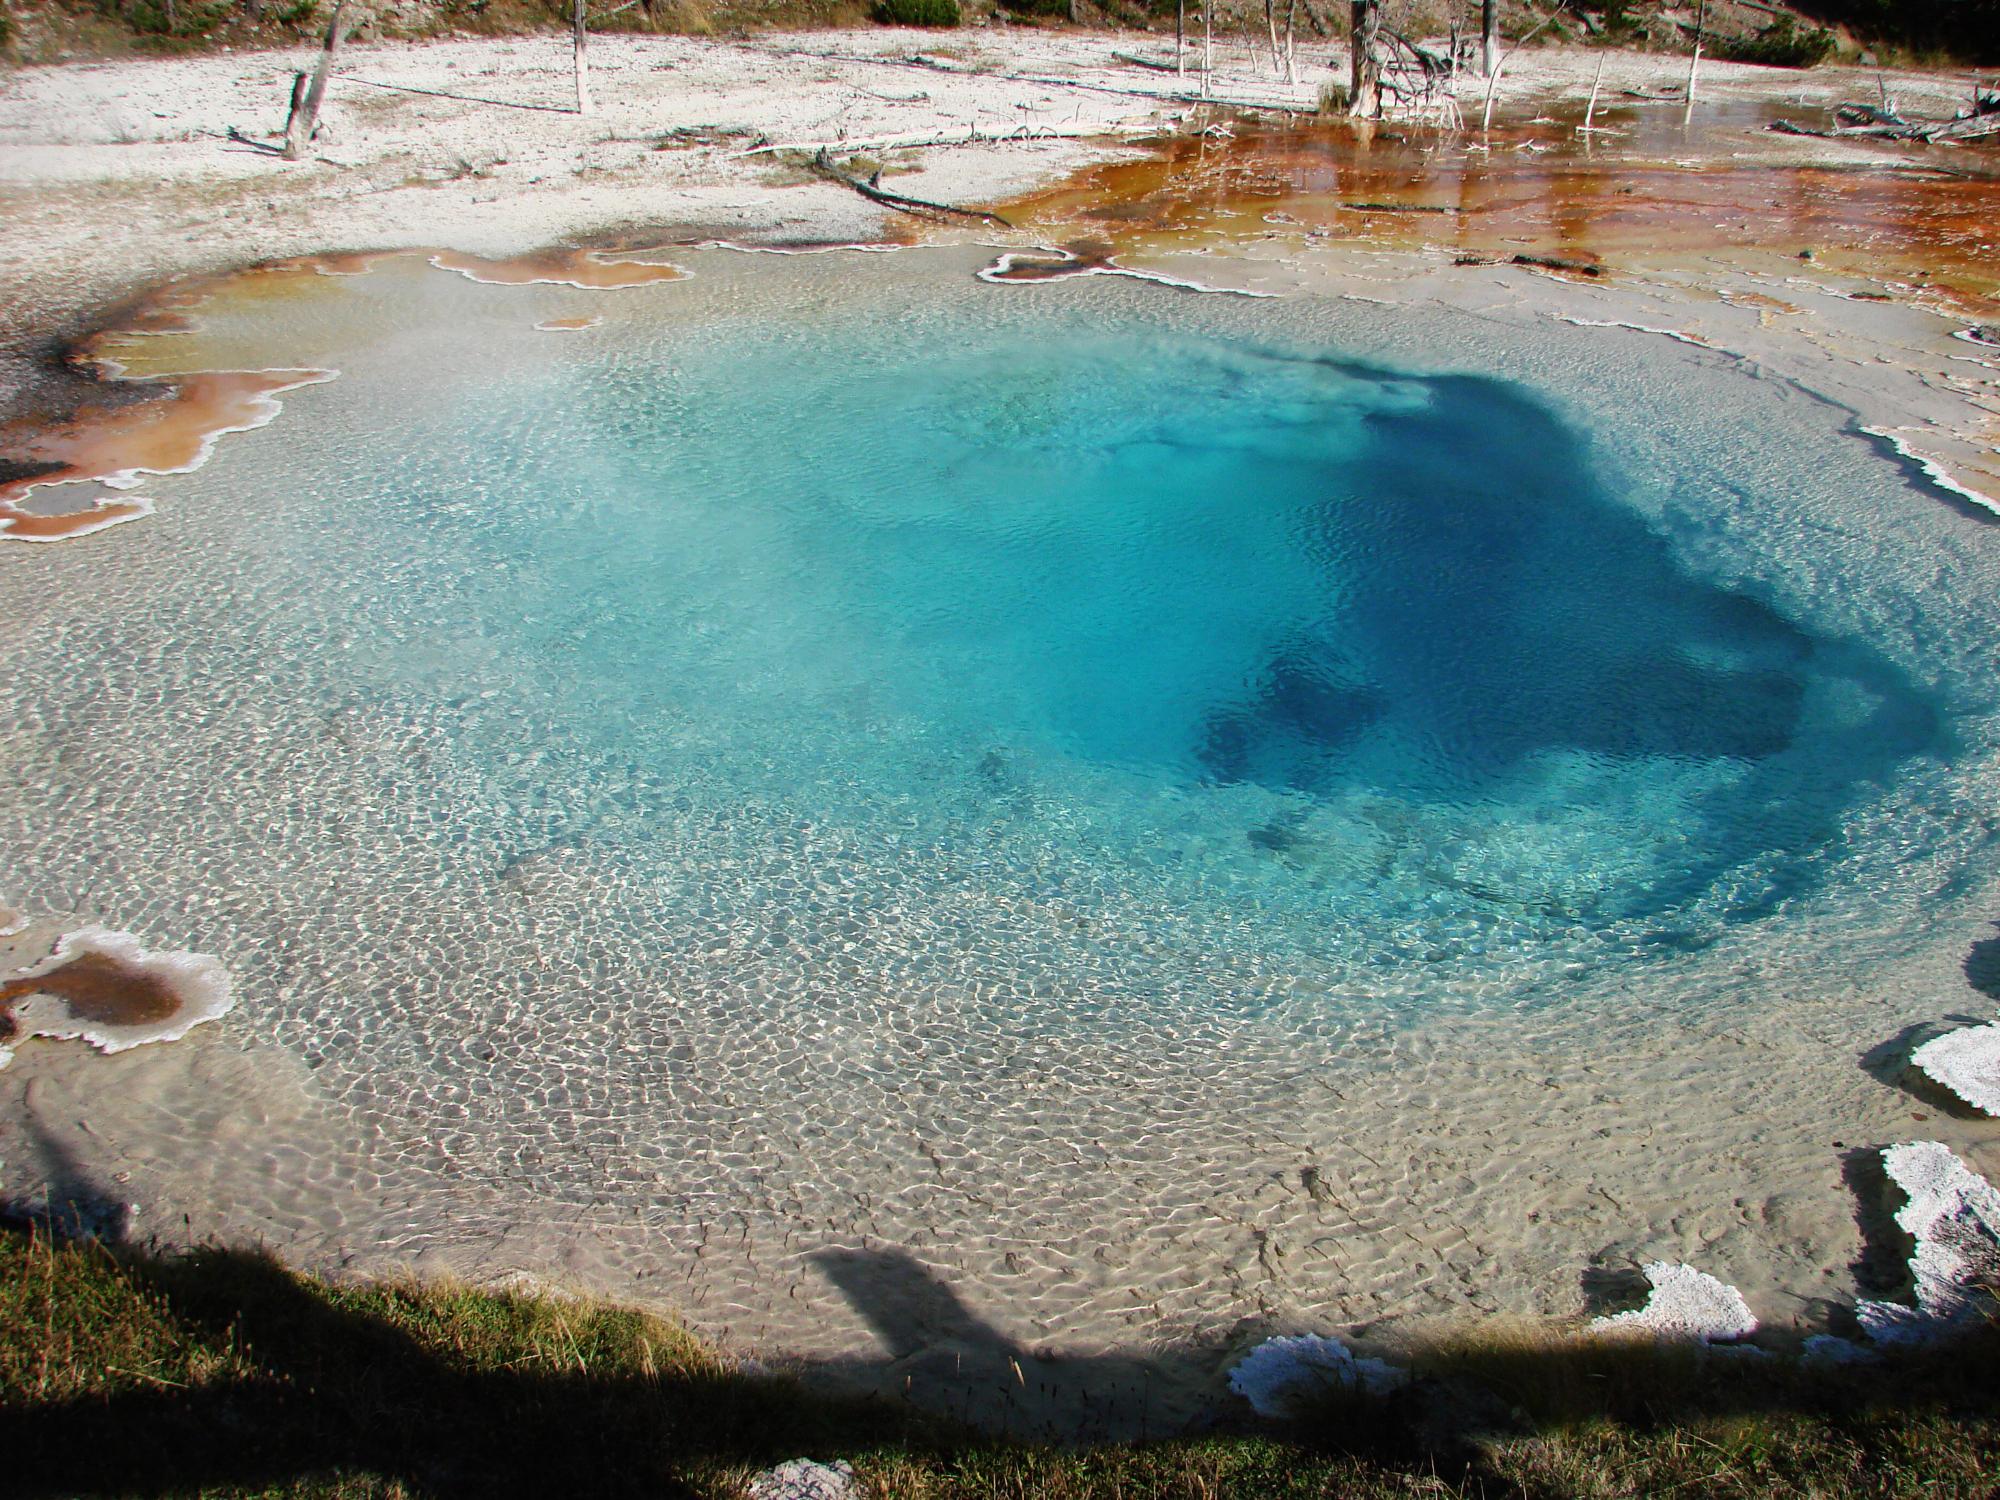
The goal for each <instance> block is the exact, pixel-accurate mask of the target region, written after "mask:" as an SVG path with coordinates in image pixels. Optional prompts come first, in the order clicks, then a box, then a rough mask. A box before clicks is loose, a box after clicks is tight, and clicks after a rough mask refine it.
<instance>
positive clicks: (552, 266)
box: [431, 250, 687, 292]
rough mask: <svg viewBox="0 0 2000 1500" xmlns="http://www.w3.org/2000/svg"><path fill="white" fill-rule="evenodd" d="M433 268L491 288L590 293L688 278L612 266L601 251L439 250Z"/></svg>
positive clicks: (663, 267)
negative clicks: (497, 254) (504, 253)
mask: <svg viewBox="0 0 2000 1500" xmlns="http://www.w3.org/2000/svg"><path fill="white" fill-rule="evenodd" d="M431 264H432V265H434V266H436V267H437V268H438V269H439V270H442V271H456V272H457V273H458V274H459V275H461V276H463V277H465V278H466V279H467V280H470V281H478V282H484V283H487V284H489V285H492V286H534V285H537V284H547V285H551V286H573V287H576V288H578V289H579V290H582V291H587V292H609V291H618V290H621V289H623V288H625V287H633V286H654V285H657V284H658V283H660V282H663V281H680V280H683V279H685V277H686V276H687V272H685V271H683V270H682V269H681V268H680V267H679V266H673V265H667V264H665V263H664V262H660V261H645V260H613V259H610V258H608V257H607V256H606V255H605V253H604V252H603V251H600V250H541V251H536V252H535V253H533V254H531V255H517V256H512V257H508V258H504V259H497V260H496V259H489V258H488V257H486V256H483V255H468V254H466V253H464V252H463V251H459V250H440V251H438V252H437V253H436V254H435V255H433V256H431Z"/></svg>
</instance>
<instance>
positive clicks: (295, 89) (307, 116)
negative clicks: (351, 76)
mask: <svg viewBox="0 0 2000 1500" xmlns="http://www.w3.org/2000/svg"><path fill="white" fill-rule="evenodd" d="M346 18H347V0H334V7H333V17H332V19H331V20H329V21H328V22H327V23H326V41H325V42H324V43H323V44H322V45H321V47H320V53H319V66H318V67H316V68H314V69H313V75H312V83H311V84H310V85H308V84H307V83H306V75H305V74H303V73H299V74H295V75H294V76H293V78H292V110H291V114H290V115H288V116H287V117H286V119H285V153H284V154H285V160H286V161H297V160H298V159H299V158H300V157H302V156H304V155H305V154H306V147H307V146H308V145H309V144H310V143H311V141H312V138H313V134H314V132H315V131H317V130H318V129H319V107H320V105H321V104H322V103H323V102H324V101H325V99H326V84H327V80H328V79H329V78H331V77H332V76H333V60H334V57H335V56H336V55H337V54H338V53H339V51H340V36H341V29H342V28H341V22H342V21H344V20H345V19H346Z"/></svg>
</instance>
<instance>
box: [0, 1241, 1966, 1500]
mask: <svg viewBox="0 0 2000 1500" xmlns="http://www.w3.org/2000/svg"><path fill="white" fill-rule="evenodd" d="M1409 1357H1410V1359H1411V1361H1412V1364H1413V1368H1414V1369H1415V1371H1416V1373H1417V1376H1418V1378H1417V1379H1416V1380H1415V1381H1414V1382H1413V1383H1412V1385H1411V1386H1410V1387H1408V1388H1407V1389H1405V1390H1403V1391H1401V1392H1398V1393H1397V1394H1395V1395H1393V1396H1391V1397H1387V1398H1381V1399H1366V1400H1363V1399H1358V1398H1353V1397H1347V1398H1330V1399H1328V1400H1327V1401H1325V1402H1322V1403H1320V1404H1319V1405H1318V1406H1317V1408H1316V1409H1314V1410H1311V1411H1309V1412H1307V1413H1305V1414H1303V1415H1302V1417H1301V1420H1300V1421H1299V1422H1298V1423H1297V1424H1295V1425H1294V1426H1293V1427H1291V1428H1289V1429H1287V1430H1285V1431H1284V1432H1282V1433H1281V1432H1278V1431H1275V1430H1270V1431H1264V1430H1255V1429H1253V1428H1252V1427H1251V1426H1250V1425H1249V1423H1248V1419H1247V1418H1246V1425H1245V1430H1243V1431H1241V1432H1237V1433H1230V1434H1223V1435H1216V1436H1208V1437H1203V1438H1200V1439H1186V1440H1180V1441H1172V1442H1162V1443H1152V1444H1144V1445H1138V1444H1131V1445H1103V1446H1097V1447H1090V1448H1060V1447H1053V1446H1034V1445H1027V1444H1016V1443H1004V1442H1000V1441H996V1440H994V1439H991V1438H986V1437H981V1436H979V1435H976V1434H970V1433H965V1432H962V1431H957V1430H954V1429H952V1428H949V1427H947V1426H945V1425H944V1424H942V1423H940V1422H937V1421H934V1420H932V1419H929V1418H926V1417H923V1416H921V1415H918V1414H915V1413H912V1412H910V1411H907V1410H904V1409H900V1408H894V1407H891V1406H888V1405H886V1404H882V1403H873V1402H861V1401H843V1400H839V1399H835V1398H832V1397H828V1396H825V1395H820V1394H815V1393H813V1392H811V1391H808V1390H806V1389H804V1388H802V1387H800V1386H798V1385H796V1384H793V1383H791V1382H788V1381H782V1380H771V1379H763V1378H760V1379H750V1378H746V1377H744V1376H742V1375H740V1374H737V1373H735V1372H734V1371H733V1370H732V1369H731V1368H730V1367H729V1366H728V1365H727V1364H726V1363H725V1362H724V1361H722V1360H721V1359H720V1358H719V1357H718V1356H717V1355H716V1354H714V1353H713V1352H712V1351H711V1350H709V1349H707V1348H706V1347H704V1346H703V1345H702V1344H701V1343H699V1342H698V1341H697V1340H695V1339H693V1338H691V1337H690V1336H689V1335H688V1334H687V1333H685V1332H684V1331H682V1330H680V1329H678V1328H676V1327H674V1326H673V1325H672V1324H670V1323H667V1322H665V1321H663V1320H661V1319H659V1318H657V1317H654V1316H652V1315H650V1314H647V1313H644V1312H639V1311H634V1310H631V1309H624V1308H617V1307H613V1306H609V1305H606V1304H602V1303H597V1302H590V1301H572V1300H569V1299H566V1298H560V1297H551V1296H541V1295H527V1294H513V1293H495V1292H489V1291H480V1290H475V1289H472V1288H469V1287H466V1286H463V1285H454V1284H450V1283H428V1282H427V1283H423V1284H404V1285H366V1286H359V1285H357V1286H336V1285H331V1284H329V1283H326V1282H323V1281H319V1280H316V1279H313V1278H310V1277H303V1276H299V1275H296V1274H294V1273H292V1272H290V1271H288V1270H286V1269H284V1268H283V1267H282V1266H280V1265H278V1264H277V1263H276V1262H275V1261H273V1260H271V1259H269V1258H268V1257H265V1256H262V1255H259V1254H254V1253H248V1252H242V1251H231V1250H213V1249H211V1250H201V1251H197V1252H194V1253H191V1254H187V1255H181V1256H155V1255H149V1254H143V1253H136V1252H130V1251H125V1250H114V1249H108V1248H106V1247H104V1246H102V1245H100V1244H98V1243H96V1242H94V1241H79V1242H72V1243H57V1242H54V1241H52V1240H51V1239H49V1238H48V1237H47V1236H46V1235H45V1234H42V1233H40V1232H0V1490H4V1491H5V1492H6V1493H7V1494H9V1495H17V1496H23V1497H28V1496H56V1495H62V1496H72V1495H124V1494H148V1495H227V1496H248V1495H262V1496H278V1495H283V1496H307V1495H312V1496H337V1497H349V1496H355V1497H358V1496H407V1497H417V1496H460V1495H464V1496H474V1495H476V1496H481V1497H494V1496H510V1495H537V1496H541V1495H559V1494H561V1495H567V1494H589V1495H593V1496H596V1495H623V1494H632V1495H642V1494H643V1495H647V1496H676V1495H685V1496H730V1495H735V1494H739V1493H740V1492H741V1486H742V1484H743V1481H744V1479H745V1477H746V1476H747V1475H749V1474H750V1473H752V1472H754V1471H755V1470H757V1469H759V1468H763V1467H766V1466H768V1465H770V1464H772V1463H775V1462H778V1461H780V1460H782V1459H786V1458H791V1457H796V1456H800V1455H811V1456H814V1457H819V1458H824V1459H831V1458H835V1457H845V1458H847V1459H849V1460H851V1461H852V1462H853V1463H854V1464H855V1467H856V1468H857V1470H858V1471H859V1472H860V1474H861V1475H862V1477H863V1479H864V1481H865V1482H866V1483H867V1485H868V1487H869V1490H870V1492H871V1493H873V1494H877V1495H883V1496H899V1497H900V1496H909V1497H913V1500H924V1497H935V1500H958V1497H970V1496H980V1497H1020V1500H1027V1497H1041V1500H1069V1497H1083V1496H1117V1497H1124V1500H1140V1497H1163V1500H1164V1497H1176V1500H1206V1497H1222V1496H1272V1497H1281V1496H1299V1497H1304V1496H1338V1497H1353V1500H1377V1497H1388V1496H1521V1497H1537V1500H1540V1497H1550V1500H1557V1497H1593V1500H1594V1497H1622V1496H1652V1495H1669V1494H1674V1495H1702V1496H1753V1495H1756V1496H1762V1495H1784V1496H1788V1497H1792V1496H1796V1497H1827V1500H1835V1497H1838V1500H1858V1497H1864V1496H1882V1497H1889V1496H1898V1497H1900V1496H1908V1497H1912V1500H1915V1497H1918V1496H1922V1497H1924V1500H1948V1497H1957V1496H1964V1497H1967V1500H1970V1497H1975V1496H1980V1497H1984V1496H1988V1495H1991V1494H1993V1493H1995V1491H1996V1487H2000V1414H1997V1413H1996V1403H1995V1399H1994V1391H1995V1389H1996V1385H1995V1379H1996V1376H2000V1335H1996V1334H1995V1333H1993V1332H1990V1331H1989V1332H1984V1333H1981V1334H1979V1335H1977V1336H1975V1337H1973V1338H1971V1339H1969V1340H1967V1341H1966V1342H1965V1343H1964V1344H1962V1345H1961V1346H1958V1347H1956V1348H1955V1349H1953V1350H1951V1351H1949V1352H1948V1353H1946V1354H1943V1355H1937V1356H1931V1357H1929V1358H1923V1359H1912V1360H1908V1361H1905V1362H1902V1363H1899V1364H1895V1365H1893V1366H1887V1367H1883V1368H1879V1369H1874V1370H1870V1371H1865V1372H1862V1371H1828V1372H1822V1373H1818V1374H1814V1373H1809V1372H1801V1371H1800V1370H1798V1369H1797V1368H1796V1367H1795V1366H1793V1365H1792V1364H1791V1363H1790V1362H1788V1361H1784V1360H1766V1359H1756V1358H1753V1357H1741V1356H1737V1357H1727V1356H1722V1357H1718V1356H1711V1357H1706V1358H1704V1357H1701V1356H1699V1355H1696V1354H1694V1353H1691V1352H1689V1351H1685V1350H1679V1351H1676V1350H1661V1349H1657V1348H1655V1347H1654V1346H1652V1345H1650V1344H1630V1343H1626V1344H1605V1343H1595V1344H1592V1343H1582V1342H1579V1341H1576V1340H1573V1339H1563V1338H1560V1337H1557V1336H1555V1335H1553V1334H1551V1333H1550V1332H1549V1331H1547V1330H1545V1329H1543V1328H1540V1327H1536V1326H1513V1327H1510V1326H1508V1325H1504V1324H1496V1325H1492V1326H1489V1327H1483V1328H1481V1329H1479V1330H1476V1331H1474V1332H1473V1333H1470V1334H1468V1335H1466V1336H1464V1337H1458V1338H1453V1339H1450V1340H1446V1341H1440V1342H1437V1343H1434V1344H1431V1345H1428V1346H1425V1347H1422V1348H1417V1349H1413V1350H1412V1351H1410V1356H1409Z"/></svg>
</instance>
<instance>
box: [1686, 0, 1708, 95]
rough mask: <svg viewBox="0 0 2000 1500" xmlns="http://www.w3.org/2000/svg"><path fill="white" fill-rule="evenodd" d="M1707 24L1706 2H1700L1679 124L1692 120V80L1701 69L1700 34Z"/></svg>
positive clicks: (1696, 14)
mask: <svg viewBox="0 0 2000 1500" xmlns="http://www.w3.org/2000/svg"><path fill="white" fill-rule="evenodd" d="M1707 24H1708V0H1701V4H1700V6H1698V7H1697V8H1696V10H1695V13H1694V55H1693V56H1691V57H1689V58H1688V100H1687V109H1686V110H1685V112H1684V113H1683V114H1682V117H1681V123H1682V124H1686V123H1687V122H1688V121H1690V120H1692V119H1693V118H1694V78H1695V74H1696V73H1697V72H1698V71H1700V68H1701V33H1702V28H1703V27H1705V26H1706V25H1707Z"/></svg>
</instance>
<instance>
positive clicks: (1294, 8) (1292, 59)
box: [1285, 0, 1299, 83]
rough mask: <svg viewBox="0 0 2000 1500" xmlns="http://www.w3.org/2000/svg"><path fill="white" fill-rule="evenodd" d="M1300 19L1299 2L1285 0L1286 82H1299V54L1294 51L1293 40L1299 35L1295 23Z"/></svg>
mask: <svg viewBox="0 0 2000 1500" xmlns="http://www.w3.org/2000/svg"><path fill="white" fill-rule="evenodd" d="M1298 18H1299V0H1285V82H1286V83H1297V82H1298V81H1299V63H1298V54H1297V53H1295V52H1294V51H1293V50H1292V38H1293V37H1294V36H1296V35H1297V31H1296V28H1295V27H1294V25H1293V23H1294V22H1296V21H1297V20H1298Z"/></svg>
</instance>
